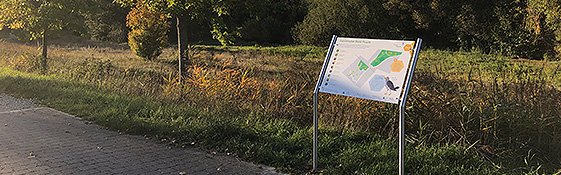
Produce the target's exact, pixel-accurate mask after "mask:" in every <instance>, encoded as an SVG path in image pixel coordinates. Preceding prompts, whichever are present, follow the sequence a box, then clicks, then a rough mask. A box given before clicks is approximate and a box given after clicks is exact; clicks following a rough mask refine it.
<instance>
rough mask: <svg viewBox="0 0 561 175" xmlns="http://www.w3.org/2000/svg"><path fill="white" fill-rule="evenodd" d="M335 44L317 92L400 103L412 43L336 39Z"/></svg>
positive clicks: (410, 56) (411, 55) (412, 46)
mask: <svg viewBox="0 0 561 175" xmlns="http://www.w3.org/2000/svg"><path fill="white" fill-rule="evenodd" d="M334 44H335V45H334V46H332V47H333V49H332V51H331V56H330V57H329V58H328V59H327V60H326V62H325V63H324V65H325V64H327V66H324V69H325V70H322V72H324V76H323V79H322V80H320V81H321V83H320V86H319V91H320V92H324V93H330V94H338V95H344V96H352V97H357V98H364V99H369V100H376V101H381V102H387V103H394V104H397V103H399V98H400V95H401V94H402V92H403V89H404V88H403V87H404V83H405V80H406V76H407V69H408V65H409V63H410V62H411V59H412V57H413V48H414V45H415V42H414V41H398V40H376V39H360V38H343V37H339V38H337V40H336V41H335V43H334Z"/></svg>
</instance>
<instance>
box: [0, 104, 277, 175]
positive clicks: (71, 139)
mask: <svg viewBox="0 0 561 175" xmlns="http://www.w3.org/2000/svg"><path fill="white" fill-rule="evenodd" d="M11 101H12V102H11ZM262 167H264V166H261V165H256V164H252V163H248V162H242V161H239V160H238V159H236V158H234V157H228V156H222V155H211V154H208V153H206V152H205V151H203V150H200V149H198V148H192V147H188V148H171V149H170V148H169V145H166V144H161V143H158V141H157V140H152V139H150V140H147V139H146V138H144V137H141V136H131V135H126V134H119V133H118V132H114V131H109V130H106V129H103V128H102V127H100V126H97V125H95V124H91V123H89V122H85V121H83V120H81V119H79V118H76V117H74V116H71V115H69V114H66V113H63V112H60V111H56V110H54V109H51V108H47V107H40V106H38V105H35V104H33V103H32V102H31V101H28V100H25V99H17V98H13V97H10V96H7V95H5V94H0V175H2V174H180V173H185V174H189V175H192V174H195V175H197V174H244V175H246V174H279V173H277V172H274V171H272V170H270V169H271V168H268V167H267V168H262Z"/></svg>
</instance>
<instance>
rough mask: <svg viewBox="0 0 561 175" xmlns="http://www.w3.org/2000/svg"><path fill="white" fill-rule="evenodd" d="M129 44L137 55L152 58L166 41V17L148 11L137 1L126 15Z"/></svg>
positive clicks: (159, 51) (160, 50)
mask: <svg viewBox="0 0 561 175" xmlns="http://www.w3.org/2000/svg"><path fill="white" fill-rule="evenodd" d="M127 26H128V27H130V28H131V30H132V31H130V33H129V46H130V47H131V50H132V51H133V52H134V53H135V54H136V55H138V56H140V57H142V58H144V59H147V60H152V59H155V58H156V57H158V56H159V55H160V54H161V53H162V47H163V46H164V45H165V44H166V42H167V32H166V31H167V29H168V27H169V26H168V24H167V19H166V17H165V15H164V14H163V13H160V12H156V11H150V10H149V9H148V8H147V7H146V5H144V4H142V3H138V4H137V5H136V7H135V8H133V9H132V11H131V12H130V13H129V15H127Z"/></svg>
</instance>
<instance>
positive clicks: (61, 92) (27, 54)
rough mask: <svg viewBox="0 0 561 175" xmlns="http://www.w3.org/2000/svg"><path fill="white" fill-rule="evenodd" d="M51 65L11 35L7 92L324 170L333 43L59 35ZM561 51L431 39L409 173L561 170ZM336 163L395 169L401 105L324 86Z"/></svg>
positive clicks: (330, 165) (329, 147)
mask: <svg viewBox="0 0 561 175" xmlns="http://www.w3.org/2000/svg"><path fill="white" fill-rule="evenodd" d="M53 43H54V44H53V45H52V46H51V47H50V48H49V60H48V65H49V71H48V73H47V74H46V75H42V74H40V73H39V71H38V70H39V68H38V59H39V56H37V54H38V51H37V47H36V46H35V45H32V44H25V43H20V42H14V41H10V40H2V41H0V92H3V93H7V94H11V95H14V96H18V97H24V98H32V99H35V100H36V101H37V102H39V103H40V104H43V105H46V106H49V107H53V108H55V109H58V110H61V111H64V112H67V113H70V114H73V115H76V116H78V117H81V118H84V119H87V120H91V121H94V122H95V123H97V124H99V125H102V126H106V127H108V128H109V129H112V130H117V131H120V132H125V133H130V134H140V135H145V136H146V137H148V138H151V139H157V140H159V141H161V142H164V143H166V144H172V145H176V146H183V147H190V146H196V147H202V148H204V149H206V150H209V151H215V152H218V153H220V154H228V155H232V156H236V157H240V158H241V159H243V160H247V161H253V162H256V163H261V164H266V165H269V166H274V167H277V168H279V169H280V170H281V171H284V172H288V173H294V174H303V173H308V172H309V171H310V170H311V150H312V139H311V138H312V137H311V136H312V130H311V126H312V92H313V88H314V86H315V83H316V80H317V77H318V73H319V71H320V68H321V64H322V61H323V57H324V55H325V52H326V48H322V47H314V46H279V47H258V46H231V47H222V46H207V45H195V46H191V48H190V53H189V54H190V57H191V59H192V60H191V61H192V65H191V66H190V67H189V73H188V74H189V75H188V77H186V78H185V79H183V80H180V79H178V78H177V70H176V67H177V64H178V63H177V60H176V59H175V58H176V57H175V55H176V52H175V51H174V50H173V48H170V49H166V50H164V53H163V54H162V55H161V56H160V57H159V58H158V59H156V60H153V61H144V60H142V59H141V58H138V57H136V56H134V54H132V53H130V51H129V50H128V49H127V47H126V46H123V45H117V44H109V43H88V44H83V43H84V42H83V41H80V40H77V41H75V42H72V43H71V44H62V43H68V41H65V42H57V41H55V42H53ZM560 65H561V62H553V61H531V60H517V59H510V58H508V57H504V56H500V55H489V54H482V53H479V52H477V51H470V52H463V51H442V50H433V49H424V50H423V51H422V52H421V53H420V58H419V62H418V65H417V71H416V73H415V77H414V82H413V87H412V88H411V92H410V101H409V103H408V105H407V109H406V110H407V111H406V125H407V127H406V132H407V137H406V139H407V147H406V159H407V160H406V171H408V172H412V173H415V174H553V173H557V174H559V173H561V111H560V109H559V107H560V106H561V99H560V98H559V97H561V91H560V90H561V75H560V74H561V70H560V68H559V66H560ZM319 100H320V102H321V103H320V104H321V105H320V108H319V110H320V114H321V115H320V132H321V133H320V141H319V143H320V167H321V168H322V169H323V173H325V174H395V172H397V132H398V130H397V129H398V128H397V119H398V118H397V106H395V105H390V104H384V103H379V102H374V101H368V100H361V99H356V98H349V97H342V96H335V95H327V94H322V95H320V98H319Z"/></svg>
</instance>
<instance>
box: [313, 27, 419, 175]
mask: <svg viewBox="0 0 561 175" xmlns="http://www.w3.org/2000/svg"><path fill="white" fill-rule="evenodd" d="M339 40H340V43H337V42H338V41H339ZM421 42H422V40H421V39H420V38H419V39H417V41H416V42H413V41H396V40H374V39H361V38H338V37H337V36H335V35H333V38H332V39H331V44H330V45H329V50H328V52H327V55H326V56H325V60H324V62H323V66H322V69H321V72H320V75H319V79H318V81H317V83H316V87H315V89H314V95H313V98H314V99H313V105H314V106H313V120H314V126H313V158H312V161H313V169H312V172H317V171H318V164H319V158H318V132H319V131H318V125H319V124H318V94H319V92H324V93H331V94H338V95H344V96H352V97H357V98H363V99H369V100H376V101H381V102H387V103H393V104H398V105H399V174H400V175H404V174H405V168H404V166H405V163H404V162H405V104H406V102H407V95H408V92H409V89H410V87H411V81H412V80H413V73H414V70H415V66H416V64H417V57H418V55H419V51H420V49H421ZM336 46H337V48H336ZM412 47H414V48H412ZM334 48H336V50H337V51H336V53H335V55H332V54H333V51H334ZM400 49H403V50H400ZM340 50H341V52H339V51H340ZM411 51H412V52H411ZM372 52H373V54H372ZM370 55H371V56H370ZM332 57H333V60H331V59H332ZM405 65H407V69H405V70H404V68H405ZM326 73H328V74H327V78H326V76H325V75H326ZM330 80H331V81H330ZM367 82H368V83H367ZM400 83H401V84H400ZM365 84H368V85H365ZM399 86H403V88H402V89H399ZM383 87H385V91H384V89H383ZM398 89H399V91H398ZM393 92H395V93H393Z"/></svg>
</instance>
